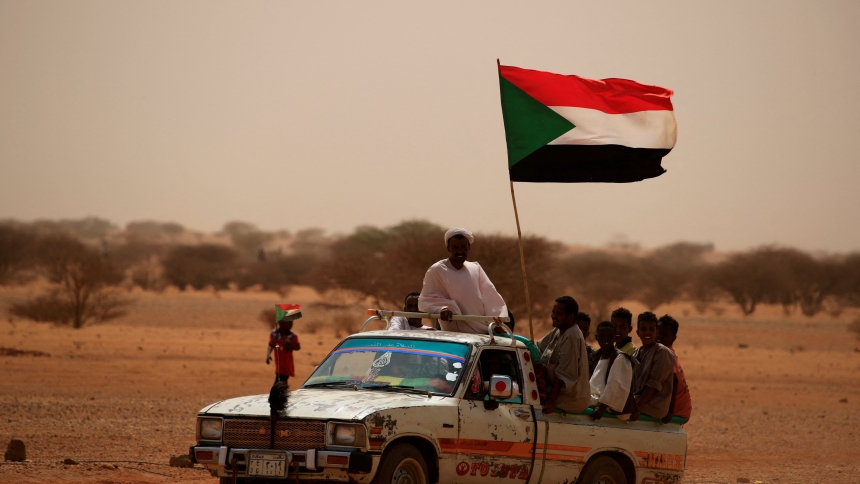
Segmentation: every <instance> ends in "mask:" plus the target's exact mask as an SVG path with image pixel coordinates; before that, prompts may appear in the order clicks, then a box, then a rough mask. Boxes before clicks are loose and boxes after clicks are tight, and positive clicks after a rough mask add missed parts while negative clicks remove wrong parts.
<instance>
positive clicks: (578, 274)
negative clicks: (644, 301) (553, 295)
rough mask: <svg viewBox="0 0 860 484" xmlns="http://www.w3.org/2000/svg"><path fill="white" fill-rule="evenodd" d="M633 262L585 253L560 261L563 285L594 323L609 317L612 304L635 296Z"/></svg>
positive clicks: (624, 256)
mask: <svg viewBox="0 0 860 484" xmlns="http://www.w3.org/2000/svg"><path fill="white" fill-rule="evenodd" d="M636 267H637V265H636V261H635V260H634V259H633V257H632V256H628V255H615V254H609V253H606V252H597V251H594V252H585V253H581V254H574V255H571V256H568V257H567V258H566V259H564V260H563V261H562V269H563V272H564V277H565V282H566V284H567V286H568V288H570V290H571V291H572V295H573V297H574V298H576V300H577V301H578V302H579V303H580V307H582V308H584V309H586V310H587V312H588V313H589V315H591V317H592V319H593V320H597V321H601V320H603V319H606V317H607V316H609V310H610V308H611V307H612V306H613V305H614V304H617V303H619V302H621V301H623V300H625V299H629V298H630V297H631V296H632V295H633V294H634V287H635V284H636V273H637V270H636Z"/></svg>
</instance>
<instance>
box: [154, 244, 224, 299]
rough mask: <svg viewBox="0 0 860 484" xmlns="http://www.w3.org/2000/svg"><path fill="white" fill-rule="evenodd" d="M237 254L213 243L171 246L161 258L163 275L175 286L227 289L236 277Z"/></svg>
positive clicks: (198, 288)
mask: <svg viewBox="0 0 860 484" xmlns="http://www.w3.org/2000/svg"><path fill="white" fill-rule="evenodd" d="M238 256H239V255H238V254H237V253H236V251H235V250H233V249H231V248H230V247H226V246H223V245H216V244H201V245H197V246H179V247H174V248H173V249H172V250H171V251H170V252H169V253H168V254H167V257H166V258H165V259H164V262H163V265H164V278H165V279H166V280H167V281H169V282H170V283H171V284H174V285H176V286H177V287H180V288H184V287H186V286H191V287H193V288H194V289H197V290H200V289H203V288H205V287H207V286H212V287H213V288H215V289H216V290H221V289H227V288H228V287H229V285H230V283H231V282H233V281H235V280H237V279H238V275H239V263H238Z"/></svg>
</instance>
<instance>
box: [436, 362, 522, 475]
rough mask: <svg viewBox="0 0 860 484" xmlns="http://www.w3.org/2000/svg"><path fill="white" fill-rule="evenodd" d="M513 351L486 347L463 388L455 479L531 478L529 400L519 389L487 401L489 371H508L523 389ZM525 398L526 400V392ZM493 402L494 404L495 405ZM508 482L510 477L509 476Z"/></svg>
mask: <svg viewBox="0 0 860 484" xmlns="http://www.w3.org/2000/svg"><path fill="white" fill-rule="evenodd" d="M520 368H521V367H520V364H519V362H518V354H517V352H516V351H515V350H514V349H513V348H511V349H501V348H484V349H483V350H482V351H481V353H480V355H479V358H478V362H477V363H476V365H475V367H474V368H472V369H471V371H472V373H471V375H472V378H471V382H470V383H469V386H468V387H467V389H466V390H467V391H466V394H465V396H464V398H463V399H462V400H460V408H459V413H460V422H459V423H460V425H459V438H458V441H457V467H456V471H457V472H456V474H457V475H456V476H455V480H454V481H453V482H457V483H478V482H483V483H486V482H493V481H498V480H499V479H512V480H513V482H523V481H527V480H528V479H529V475H530V472H531V469H532V465H533V462H532V459H533V455H534V446H535V423H534V418H533V415H532V410H531V406H530V405H527V404H525V403H524V398H523V396H522V395H515V396H514V397H512V398H510V399H508V400H504V401H500V402H494V401H490V398H489V396H488V393H489V392H488V391H485V389H484V382H489V380H490V377H491V376H492V375H494V374H495V375H507V376H510V377H511V380H512V381H513V382H514V383H515V384H516V385H517V386H518V387H519V389H520V390H519V393H522V392H523V391H524V390H523V389H524V388H525V387H524V386H523V375H522V371H521V369H520ZM525 401H528V398H527V397H526V399H525ZM494 407H495V408H494ZM509 482H511V481H509Z"/></svg>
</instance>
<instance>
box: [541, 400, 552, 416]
mask: <svg viewBox="0 0 860 484" xmlns="http://www.w3.org/2000/svg"><path fill="white" fill-rule="evenodd" d="M553 412H555V402H546V405H544V406H543V413H545V414H546V413H553Z"/></svg>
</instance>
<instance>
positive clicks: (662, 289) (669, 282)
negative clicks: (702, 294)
mask: <svg viewBox="0 0 860 484" xmlns="http://www.w3.org/2000/svg"><path fill="white" fill-rule="evenodd" d="M712 250H713V247H712V246H709V245H703V244H693V243H690V242H678V243H675V244H671V245H667V246H665V247H660V248H658V249H656V250H654V251H653V252H651V253H650V254H648V255H647V256H646V257H644V258H642V259H639V260H637V261H636V262H637V263H636V267H635V268H634V271H633V272H634V273H635V277H636V287H635V290H634V291H633V293H634V294H635V298H636V299H637V300H638V301H640V302H642V303H643V304H645V306H647V307H648V309H649V310H651V311H653V310H655V309H657V307H658V306H660V305H663V304H670V303H672V302H673V301H675V300H677V299H678V298H680V297H681V296H682V295H684V293H685V292H689V291H690V289H691V288H690V285H691V282H692V281H693V279H694V277H695V274H696V272H698V271H699V270H700V269H701V268H702V267H704V265H705V261H704V259H703V258H702V256H703V255H704V254H705V253H707V252H710V251H712Z"/></svg>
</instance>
